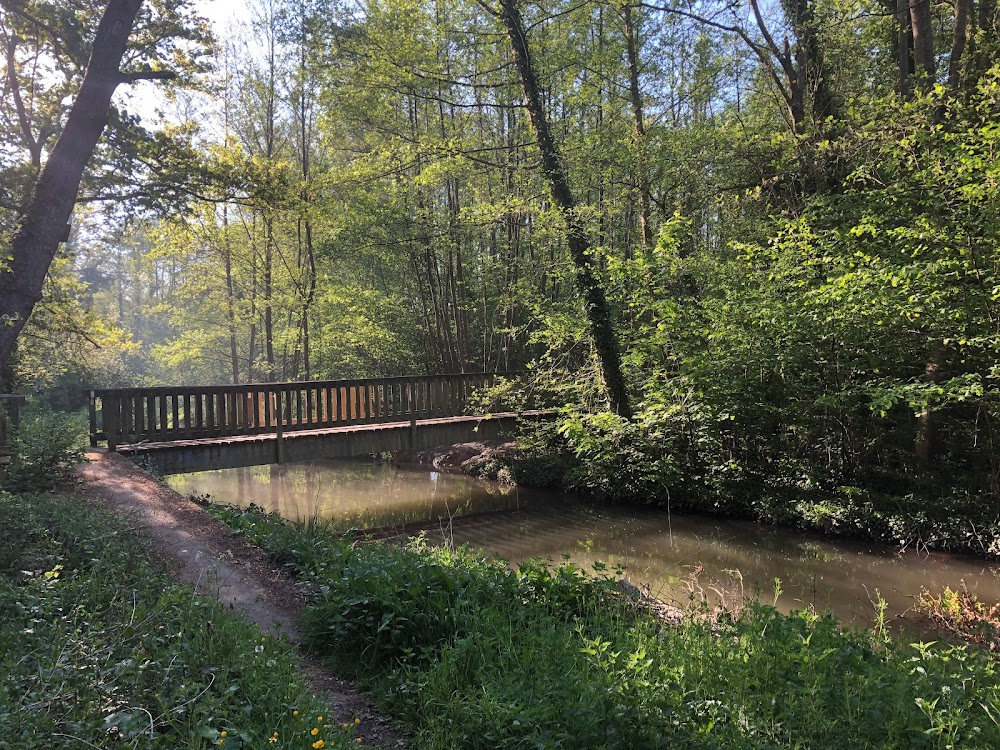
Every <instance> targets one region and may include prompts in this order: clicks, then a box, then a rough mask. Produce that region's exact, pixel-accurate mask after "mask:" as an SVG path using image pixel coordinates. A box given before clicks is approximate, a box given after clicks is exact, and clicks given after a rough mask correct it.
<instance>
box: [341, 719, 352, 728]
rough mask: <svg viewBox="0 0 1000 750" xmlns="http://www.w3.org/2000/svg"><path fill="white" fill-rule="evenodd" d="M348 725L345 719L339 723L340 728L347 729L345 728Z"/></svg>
mask: <svg viewBox="0 0 1000 750" xmlns="http://www.w3.org/2000/svg"><path fill="white" fill-rule="evenodd" d="M349 726H351V725H350V724H348V723H347V722H346V721H345V722H344V723H343V724H341V725H340V728H341V729H347V728H348V727H349Z"/></svg>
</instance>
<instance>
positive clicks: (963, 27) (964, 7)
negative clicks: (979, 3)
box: [948, 0, 972, 94]
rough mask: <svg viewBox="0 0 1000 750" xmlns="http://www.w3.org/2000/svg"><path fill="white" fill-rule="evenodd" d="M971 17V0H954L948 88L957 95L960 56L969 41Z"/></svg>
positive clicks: (959, 80)
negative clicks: (953, 25)
mask: <svg viewBox="0 0 1000 750" xmlns="http://www.w3.org/2000/svg"><path fill="white" fill-rule="evenodd" d="M970 15H972V0H955V30H954V35H953V37H952V42H951V57H950V60H949V63H948V88H949V89H950V90H951V93H952V94H957V93H958V92H959V89H960V88H961V87H962V56H963V55H964V54H965V45H966V42H967V41H968V39H969V16H970Z"/></svg>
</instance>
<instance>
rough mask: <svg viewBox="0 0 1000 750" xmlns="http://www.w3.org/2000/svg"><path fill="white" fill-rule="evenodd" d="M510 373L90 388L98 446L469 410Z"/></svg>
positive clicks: (94, 442) (447, 414) (425, 416)
mask: <svg viewBox="0 0 1000 750" xmlns="http://www.w3.org/2000/svg"><path fill="white" fill-rule="evenodd" d="M503 377H505V373H475V374H455V375H418V376H407V377H390V378H368V379H364V380H326V381H308V382H289V383H252V384H246V385H221V386H199V387H180V388H178V387H171V386H168V387H154V388H114V389H104V390H92V391H89V403H90V444H91V445H92V446H96V445H97V443H98V441H100V440H107V441H108V448H109V449H111V450H114V449H115V448H116V447H117V446H118V445H119V444H125V443H139V442H166V441H176V440H198V439H203V438H219V437H232V436H238V435H256V434H261V433H276V434H277V435H278V436H279V438H280V437H281V436H282V435H283V433H285V432H293V431H297V430H319V429H324V428H330V427H340V426H344V425H360V424H376V423H379V422H394V421H407V420H409V421H416V420H418V419H432V418H435V417H455V416H462V415H464V414H467V413H468V410H469V409H470V408H471V406H472V405H473V401H474V395H475V394H476V393H478V392H481V391H483V390H484V389H486V388H488V387H490V386H492V385H494V384H495V383H496V382H497V381H498V379H500V378H503Z"/></svg>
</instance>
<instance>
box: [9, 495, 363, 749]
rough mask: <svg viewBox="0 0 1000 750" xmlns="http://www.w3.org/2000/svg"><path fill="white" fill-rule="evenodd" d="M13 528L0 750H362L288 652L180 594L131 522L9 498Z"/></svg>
mask: <svg viewBox="0 0 1000 750" xmlns="http://www.w3.org/2000/svg"><path fill="white" fill-rule="evenodd" d="M0 527H2V528H3V529H4V536H3V539H2V540H0V666H2V668H3V672H4V682H3V685H2V687H0V726H2V727H3V733H2V736H0V748H4V750H34V749H35V748H38V747H43V746H44V747H52V748H67V750H68V749H69V748H79V747H82V746H85V747H98V748H120V747H122V746H128V747H133V748H166V747H188V748H202V749H207V748H209V747H216V748H217V747H220V746H222V747H225V748H231V747H235V748H240V747H270V746H272V745H273V746H274V747H279V748H284V747H308V746H309V745H311V744H312V742H314V741H316V738H317V737H319V738H323V739H324V741H325V742H326V746H327V747H341V748H346V747H348V746H352V747H353V746H355V744H354V742H353V741H351V738H350V737H349V736H348V734H349V733H348V732H345V731H343V730H342V729H340V728H339V727H334V728H332V729H330V728H325V724H324V723H322V722H318V720H316V719H315V717H317V716H321V715H323V714H324V713H325V711H324V709H323V707H322V705H321V704H320V703H318V702H317V700H316V699H315V698H313V697H312V696H311V695H310V694H309V693H308V692H307V691H306V689H305V688H304V686H303V683H302V677H301V673H300V668H299V665H298V662H297V659H296V658H295V655H294V653H293V651H292V649H291V648H290V647H289V645H288V644H287V643H285V642H282V641H278V640H275V639H273V638H270V637H266V636H262V635H261V633H260V631H259V629H258V628H256V627H255V626H251V625H249V624H247V623H246V622H244V621H242V620H240V619H239V618H237V617H236V616H234V615H233V614H231V613H228V612H226V611H224V609H223V607H222V606H221V605H219V604H218V603H216V602H215V601H213V600H209V599H206V598H203V597H201V596H198V595H196V594H194V593H193V592H192V591H190V590H189V589H187V588H183V587H177V586H173V585H171V584H170V582H169V581H168V580H167V579H166V578H165V577H164V575H163V574H162V573H160V572H158V571H156V570H155V569H153V568H152V566H151V565H150V563H149V562H148V561H147V560H146V558H145V557H144V556H143V554H142V550H141V544H140V542H139V540H138V539H137V538H136V537H135V536H134V535H133V534H132V533H131V532H129V531H126V530H125V528H124V527H123V525H122V523H121V521H120V520H119V519H117V518H113V517H109V516H105V515H103V514H100V513H96V512H95V511H93V510H91V509H90V508H88V507H87V505H86V501H84V500H83V499H82V498H79V497H56V496H52V495H41V494H39V495H21V496H16V495H9V494H5V493H2V492H0ZM293 711H297V712H298V714H297V715H296V714H293ZM317 725H318V726H319V727H320V732H319V733H317V735H316V736H315V737H314V736H312V735H311V734H310V730H311V729H312V728H313V727H315V726H317ZM272 737H276V740H274V741H272V739H271V738H272Z"/></svg>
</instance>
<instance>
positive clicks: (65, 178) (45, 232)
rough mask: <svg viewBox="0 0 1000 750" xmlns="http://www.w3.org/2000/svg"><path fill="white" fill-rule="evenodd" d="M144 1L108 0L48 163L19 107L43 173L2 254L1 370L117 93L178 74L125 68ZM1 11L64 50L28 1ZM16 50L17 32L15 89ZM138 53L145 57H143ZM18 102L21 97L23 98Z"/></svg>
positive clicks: (11, 42) (10, 67)
mask: <svg viewBox="0 0 1000 750" xmlns="http://www.w3.org/2000/svg"><path fill="white" fill-rule="evenodd" d="M178 4H183V3H178ZM141 6H142V0H108V3H107V5H106V6H105V7H104V10H103V13H102V15H101V18H100V22H99V24H98V26H97V30H96V33H95V35H94V37H93V42H92V44H91V49H90V56H89V61H88V63H87V65H86V70H85V73H84V75H83V79H82V81H81V82H80V86H79V90H78V92H77V95H76V97H75V99H74V102H73V105H72V107H71V108H70V110H69V114H68V116H67V117H66V121H65V124H64V125H63V126H62V130H61V132H60V134H59V137H58V139H57V140H56V141H55V144H54V145H53V146H52V148H51V151H50V152H49V156H48V159H46V161H45V164H44V165H42V164H41V153H42V151H41V149H42V145H41V144H40V142H39V139H33V138H31V133H30V128H29V125H30V123H29V122H28V119H27V116H26V114H27V113H26V111H25V110H24V108H23V106H20V105H19V106H18V107H17V108H18V110H19V112H18V114H19V121H20V124H21V129H22V132H23V133H24V135H25V136H26V137H27V138H28V140H29V147H30V146H33V148H32V162H33V164H34V165H35V169H36V174H37V177H36V178H35V180H34V184H33V186H32V187H31V189H30V191H29V195H28V197H27V199H26V200H25V201H24V203H23V204H20V205H19V206H18V211H17V216H16V219H15V222H14V223H15V228H14V231H13V237H12V239H11V242H10V250H9V253H5V254H4V256H2V257H0V260H2V261H3V265H2V266H0V373H3V372H6V373H9V361H10V357H11V355H12V353H13V351H14V346H15V343H16V341H17V337H18V335H19V334H20V332H21V330H22V329H23V327H24V325H25V323H26V321H27V320H28V317H29V316H30V315H31V311H32V310H33V309H34V307H35V305H36V304H37V302H38V301H39V299H40V298H41V293H42V285H43V282H44V280H45V275H46V272H47V271H48V269H49V266H50V265H51V263H52V260H53V259H54V258H55V255H56V252H57V250H58V247H59V244H60V243H61V242H64V241H65V240H66V238H67V236H68V231H69V230H68V222H69V219H70V216H71V214H72V212H73V208H74V205H75V203H76V200H77V195H78V192H79V189H80V183H81V181H82V179H83V177H84V173H85V170H86V168H87V164H88V162H89V161H90V159H91V157H92V155H93V154H94V151H95V149H96V147H97V144H98V141H99V139H100V138H101V134H102V133H103V132H104V129H105V127H106V125H107V123H108V120H109V116H110V113H111V98H112V96H113V95H114V93H115V91H116V90H117V89H118V87H119V86H121V85H122V84H127V83H135V82H137V81H142V80H165V79H171V78H174V77H175V74H174V73H173V72H171V71H167V70H163V69H154V68H153V67H151V66H149V65H144V66H142V67H141V68H139V69H136V70H122V62H123V58H125V56H126V51H127V50H128V45H129V38H130V36H131V35H132V33H133V28H134V26H135V24H136V18H137V15H138V14H139V11H140V8H141ZM0 9H3V10H4V11H6V13H7V14H10V15H17V16H19V17H20V18H21V19H24V20H26V21H27V22H28V23H29V24H32V25H34V26H36V27H37V30H38V33H39V34H41V35H49V36H50V37H52V40H53V43H54V45H55V46H56V47H57V48H60V47H61V45H60V43H59V42H58V40H57V33H56V32H55V31H54V30H53V28H52V27H51V25H49V24H48V23H46V22H45V21H43V20H41V19H38V18H35V17H34V16H31V15H30V14H29V13H27V11H26V10H25V9H24V7H23V6H22V5H21V4H20V3H18V2H13V1H12V0H2V1H0ZM148 41H149V40H144V42H148ZM151 46H152V47H155V46H156V45H155V43H153V44H151ZM59 51H62V50H61V49H59ZM16 52H17V50H16V43H15V37H14V36H9V37H8V44H7V78H8V85H9V86H11V87H12V89H14V90H16V89H17V70H16V65H17V57H16ZM137 57H138V59H140V60H141V59H142V58H143V56H142V55H138V56H137ZM18 101H19V100H18V99H17V98H16V97H15V102H18ZM21 115H25V116H23V117H22V116H21ZM47 137H49V136H47ZM41 143H44V141H42V142H41Z"/></svg>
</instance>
